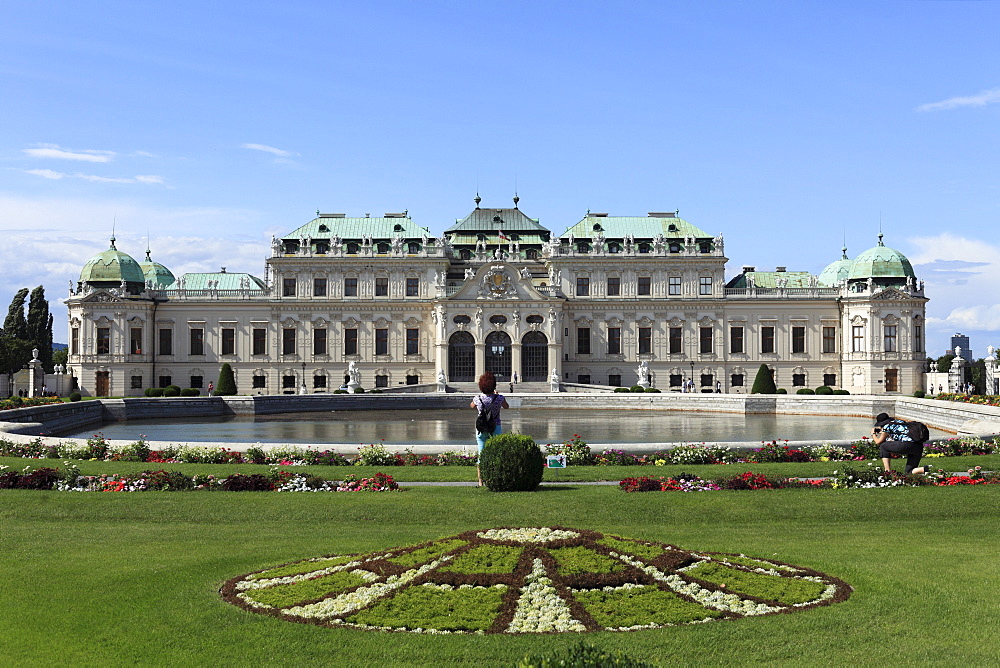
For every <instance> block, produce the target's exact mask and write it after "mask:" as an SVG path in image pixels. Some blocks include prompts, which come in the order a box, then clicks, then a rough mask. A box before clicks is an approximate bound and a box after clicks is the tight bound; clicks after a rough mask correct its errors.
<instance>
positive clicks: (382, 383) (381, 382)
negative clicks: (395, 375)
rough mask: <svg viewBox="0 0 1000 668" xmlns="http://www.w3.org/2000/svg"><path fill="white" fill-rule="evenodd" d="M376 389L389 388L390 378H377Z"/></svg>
mask: <svg viewBox="0 0 1000 668" xmlns="http://www.w3.org/2000/svg"><path fill="white" fill-rule="evenodd" d="M375 387H389V376H375Z"/></svg>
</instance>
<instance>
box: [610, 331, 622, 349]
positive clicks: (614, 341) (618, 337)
mask: <svg viewBox="0 0 1000 668" xmlns="http://www.w3.org/2000/svg"><path fill="white" fill-rule="evenodd" d="M608 354H609V355H621V354H622V328H621V327H608Z"/></svg>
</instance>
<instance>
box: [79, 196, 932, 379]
mask: <svg viewBox="0 0 1000 668" xmlns="http://www.w3.org/2000/svg"><path fill="white" fill-rule="evenodd" d="M479 203H480V200H479V198H478V197H477V198H476V208H475V209H474V210H473V211H472V212H471V213H469V214H468V215H467V216H465V217H464V218H462V219H460V220H457V221H456V222H455V223H454V224H453V225H451V226H449V227H448V228H447V229H446V230H445V231H444V233H443V234H441V236H440V237H434V236H433V235H431V233H430V231H429V230H428V229H427V228H424V227H422V226H420V225H417V224H416V223H414V221H413V220H411V218H410V217H409V215H408V213H406V212H404V213H387V214H385V215H384V216H381V217H368V216H365V217H348V216H346V215H345V214H334V213H327V214H317V216H316V218H315V219H314V220H312V221H309V222H307V223H306V224H304V225H302V226H301V227H298V228H297V229H295V230H293V231H290V232H289V233H288V234H286V235H284V236H283V237H282V238H280V239H273V241H272V246H271V252H270V256H269V257H268V258H267V259H266V262H265V267H264V277H263V278H258V277H257V276H253V275H250V274H244V273H236V272H227V271H226V270H225V269H223V270H222V271H220V272H213V273H188V274H185V275H183V276H179V277H176V278H175V277H174V275H173V274H172V273H171V272H170V271H169V270H168V269H167V268H166V267H164V266H162V265H160V264H158V263H156V262H153V260H152V259H150V257H149V253H148V252H147V256H146V260H145V261H144V262H137V261H135V260H134V259H133V258H132V257H131V256H129V255H128V254H126V253H124V252H122V251H120V250H118V249H117V248H115V245H114V240H112V243H111V248H109V249H108V250H106V251H103V252H101V253H99V254H97V255H96V256H94V258H93V259H91V260H90V261H89V262H88V263H87V265H86V266H85V267H84V268H83V270H82V272H81V275H80V279H79V282H78V283H77V285H76V286H75V287H74V288H73V289H72V290H71V294H70V297H69V299H68V300H67V301H66V304H67V307H68V309H69V337H70V338H69V340H70V351H69V364H68V367H69V370H70V372H71V373H72V374H73V376H74V377H75V378H76V379H77V381H78V383H79V385H80V388H81V390H82V391H83V392H84V393H86V394H91V395H98V396H103V395H125V396H140V395H142V393H143V390H144V389H145V388H148V387H163V386H166V385H170V384H175V385H179V386H181V387H194V388H206V387H207V385H208V382H209V380H214V379H215V378H216V377H217V376H218V373H219V367H220V366H221V364H222V363H224V362H228V363H230V364H231V365H232V368H233V370H234V371H235V373H236V380H237V387H238V390H239V392H240V393H241V394H283V393H284V394H289V393H300V392H309V393H313V392H331V391H334V390H336V389H337V388H338V387H340V385H341V384H342V383H343V382H344V380H345V378H346V377H347V372H348V370H349V367H350V365H352V363H353V365H354V367H356V368H357V370H358V372H359V373H360V374H361V384H362V386H363V387H365V388H367V389H371V388H392V387H398V386H405V385H420V386H422V389H424V391H435V390H437V389H438V387H439V382H440V381H444V382H446V383H448V384H449V385H451V386H452V387H453V388H456V389H465V390H471V389H472V388H474V383H475V381H476V379H477V378H478V376H479V375H480V374H481V373H483V372H484V371H492V372H493V373H495V374H496V375H497V376H498V377H499V378H500V379H501V381H503V382H505V383H506V382H509V381H511V380H512V376H513V374H514V373H516V374H517V376H518V378H519V380H520V381H521V382H522V383H526V384H527V386H526V387H525V388H524V389H525V390H526V391H529V390H532V389H534V390H543V391H547V390H548V388H549V384H550V382H551V380H552V378H553V377H555V378H557V379H558V381H559V382H561V383H564V384H565V383H570V384H580V385H599V386H626V387H627V386H631V385H635V384H637V381H638V380H639V379H640V378H643V379H645V378H646V377H648V380H649V381H650V382H651V383H652V384H653V385H654V386H656V387H658V388H660V389H661V390H662V391H674V392H680V391H682V390H685V391H696V392H713V391H715V389H716V387H717V384H719V386H721V389H722V391H723V392H736V393H739V392H748V391H749V390H750V386H751V385H752V383H753V380H754V376H755V375H756V373H757V370H758V368H759V367H760V365H761V364H766V365H767V366H768V367H769V368H770V369H771V371H772V373H773V375H774V378H775V382H776V383H777V386H778V387H780V388H785V389H787V390H788V392H790V393H794V392H795V391H796V390H799V389H802V388H816V387H818V386H820V385H827V386H830V387H833V388H835V389H846V390H849V391H850V392H851V393H852V394H911V393H913V392H914V391H915V390H918V389H923V388H924V377H923V374H924V360H925V358H926V356H927V355H926V349H925V348H924V335H925V329H924V311H925V303H926V302H927V298H926V297H925V296H924V287H923V282H922V281H918V280H917V279H916V276H915V275H914V272H913V268H912V266H911V265H910V262H909V260H907V259H906V257H905V256H903V254H902V253H900V252H898V251H895V250H893V249H891V248H888V247H887V246H885V245H884V244H883V243H882V235H881V234H880V235H879V241H878V245H877V246H875V247H873V248H870V249H868V250H866V251H864V252H863V253H861V254H860V255H858V256H857V257H856V258H855V259H853V260H852V259H848V257H847V253H846V249H844V252H843V255H842V257H841V258H839V259H836V260H835V261H834V262H832V263H831V264H830V265H829V266H828V267H826V268H825V269H824V270H823V271H822V272H821V273H820V274H819V275H812V274H810V273H808V272H802V271H788V270H787V269H786V268H785V267H778V268H777V269H776V270H774V271H757V270H756V268H755V267H743V270H742V271H741V272H740V273H738V274H736V275H735V277H733V278H731V279H730V280H728V281H727V280H726V277H725V273H726V262H727V258H726V257H725V254H724V251H723V240H722V236H721V235H712V234H710V233H707V232H705V231H704V230H702V229H700V228H698V227H696V226H695V225H693V224H691V223H689V222H687V221H686V220H684V219H682V218H680V216H679V215H678V214H677V212H676V211H671V212H654V213H650V214H648V215H646V216H610V215H608V214H605V213H590V212H588V213H587V215H586V216H584V217H583V219H582V220H580V221H579V222H576V223H573V224H571V225H569V226H568V227H566V228H565V231H564V232H563V233H562V234H559V235H557V234H553V233H552V232H551V231H550V230H549V229H548V228H546V227H543V226H542V225H541V224H540V223H539V221H538V220H536V219H533V218H530V217H529V216H527V215H525V214H524V213H523V212H522V211H521V210H520V209H518V207H517V200H516V199H515V201H514V207H507V208H480V206H479ZM803 251H805V252H807V251H806V249H803ZM532 384H534V385H537V387H532Z"/></svg>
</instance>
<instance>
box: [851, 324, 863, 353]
mask: <svg viewBox="0 0 1000 668" xmlns="http://www.w3.org/2000/svg"><path fill="white" fill-rule="evenodd" d="M864 351H865V326H864V325H853V326H852V327H851V352H852V353H863V352H864Z"/></svg>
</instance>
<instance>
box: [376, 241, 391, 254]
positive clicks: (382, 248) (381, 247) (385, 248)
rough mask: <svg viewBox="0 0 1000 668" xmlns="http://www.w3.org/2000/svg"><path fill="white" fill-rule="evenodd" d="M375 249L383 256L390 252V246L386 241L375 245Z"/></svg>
mask: <svg viewBox="0 0 1000 668" xmlns="http://www.w3.org/2000/svg"><path fill="white" fill-rule="evenodd" d="M375 249H376V250H377V251H378V252H379V253H380V254H382V255H384V254H386V253H388V252H389V244H387V243H385V242H384V241H382V242H379V243H377V244H375Z"/></svg>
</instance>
